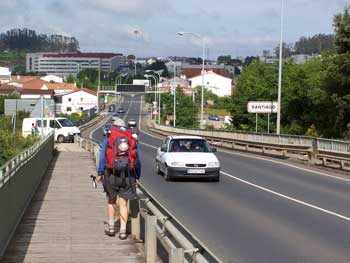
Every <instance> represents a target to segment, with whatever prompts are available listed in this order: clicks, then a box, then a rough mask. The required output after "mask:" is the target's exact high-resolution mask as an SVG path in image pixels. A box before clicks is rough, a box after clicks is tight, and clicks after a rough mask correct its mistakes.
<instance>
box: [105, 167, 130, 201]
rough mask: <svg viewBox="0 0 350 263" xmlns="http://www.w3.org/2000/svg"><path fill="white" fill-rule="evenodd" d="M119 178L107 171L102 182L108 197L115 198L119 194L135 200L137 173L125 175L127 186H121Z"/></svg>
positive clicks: (124, 197)
mask: <svg viewBox="0 0 350 263" xmlns="http://www.w3.org/2000/svg"><path fill="white" fill-rule="evenodd" d="M119 179H120V178H118V177H116V176H114V175H113V174H111V173H109V172H106V173H105V175H104V177H103V182H102V183H103V188H104V190H105V192H106V196H107V198H114V197H117V196H118V195H119V197H121V198H123V199H126V200H135V199H136V198H137V196H136V178H135V175H134V174H133V173H131V174H130V176H128V177H125V187H120V186H119V184H118V183H119V182H118V180H119Z"/></svg>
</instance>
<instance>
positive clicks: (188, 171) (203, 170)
mask: <svg viewBox="0 0 350 263" xmlns="http://www.w3.org/2000/svg"><path fill="white" fill-rule="evenodd" d="M187 173H188V174H205V169H188V170H187Z"/></svg>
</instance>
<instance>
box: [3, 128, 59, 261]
mask: <svg viewBox="0 0 350 263" xmlns="http://www.w3.org/2000/svg"><path fill="white" fill-rule="evenodd" d="M53 147H54V136H53V133H50V134H49V135H48V136H46V137H45V138H44V139H42V140H41V141H40V142H37V143H36V144H34V145H33V146H32V147H30V148H29V149H27V150H25V151H23V152H21V153H20V154H18V155H17V156H15V157H14V158H13V159H11V160H10V161H8V162H6V163H5V164H4V165H3V166H1V167H0V211H1V216H0V226H1V227H0V258H1V257H2V256H3V254H4V253H5V250H6V247H7V245H8V243H9V241H10V240H11V238H12V236H13V234H14V232H15V230H16V227H17V225H18V224H19V222H20V221H21V218H22V215H23V213H24V212H25V210H26V208H27V206H28V204H29V203H30V201H31V199H32V197H33V195H34V193H35V191H36V189H37V187H38V186H39V184H40V181H41V178H42V176H43V175H44V174H45V172H46V169H47V167H48V165H49V163H50V161H51V159H52V156H53Z"/></svg>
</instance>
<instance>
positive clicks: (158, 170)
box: [156, 161, 162, 174]
mask: <svg viewBox="0 0 350 263" xmlns="http://www.w3.org/2000/svg"><path fill="white" fill-rule="evenodd" d="M156 170H157V174H161V173H162V171H161V170H160V167H159V162H158V161H156Z"/></svg>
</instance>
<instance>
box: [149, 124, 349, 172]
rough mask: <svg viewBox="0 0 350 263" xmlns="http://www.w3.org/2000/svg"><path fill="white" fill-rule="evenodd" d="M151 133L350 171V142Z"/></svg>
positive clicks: (165, 130)
mask: <svg viewBox="0 0 350 263" xmlns="http://www.w3.org/2000/svg"><path fill="white" fill-rule="evenodd" d="M148 128H149V129H150V130H151V131H154V132H157V133H160V134H163V135H168V134H186V135H198V136H202V137H205V138H207V139H208V141H209V142H210V143H211V144H215V145H217V146H221V147H223V148H229V149H236V150H246V151H253V152H256V151H259V152H261V153H263V154H272V155H276V154H277V155H279V156H283V157H295V156H297V157H298V158H299V159H302V160H305V161H309V162H311V163H314V164H318V165H324V166H329V167H332V168H340V169H342V170H345V171H348V170H350V142H349V141H340V140H329V139H322V138H314V137H307V136H293V135H275V134H264V133H249V132H231V131H213V130H196V129H181V128H174V127H170V126H164V125H159V124H156V123H154V122H148Z"/></svg>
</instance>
